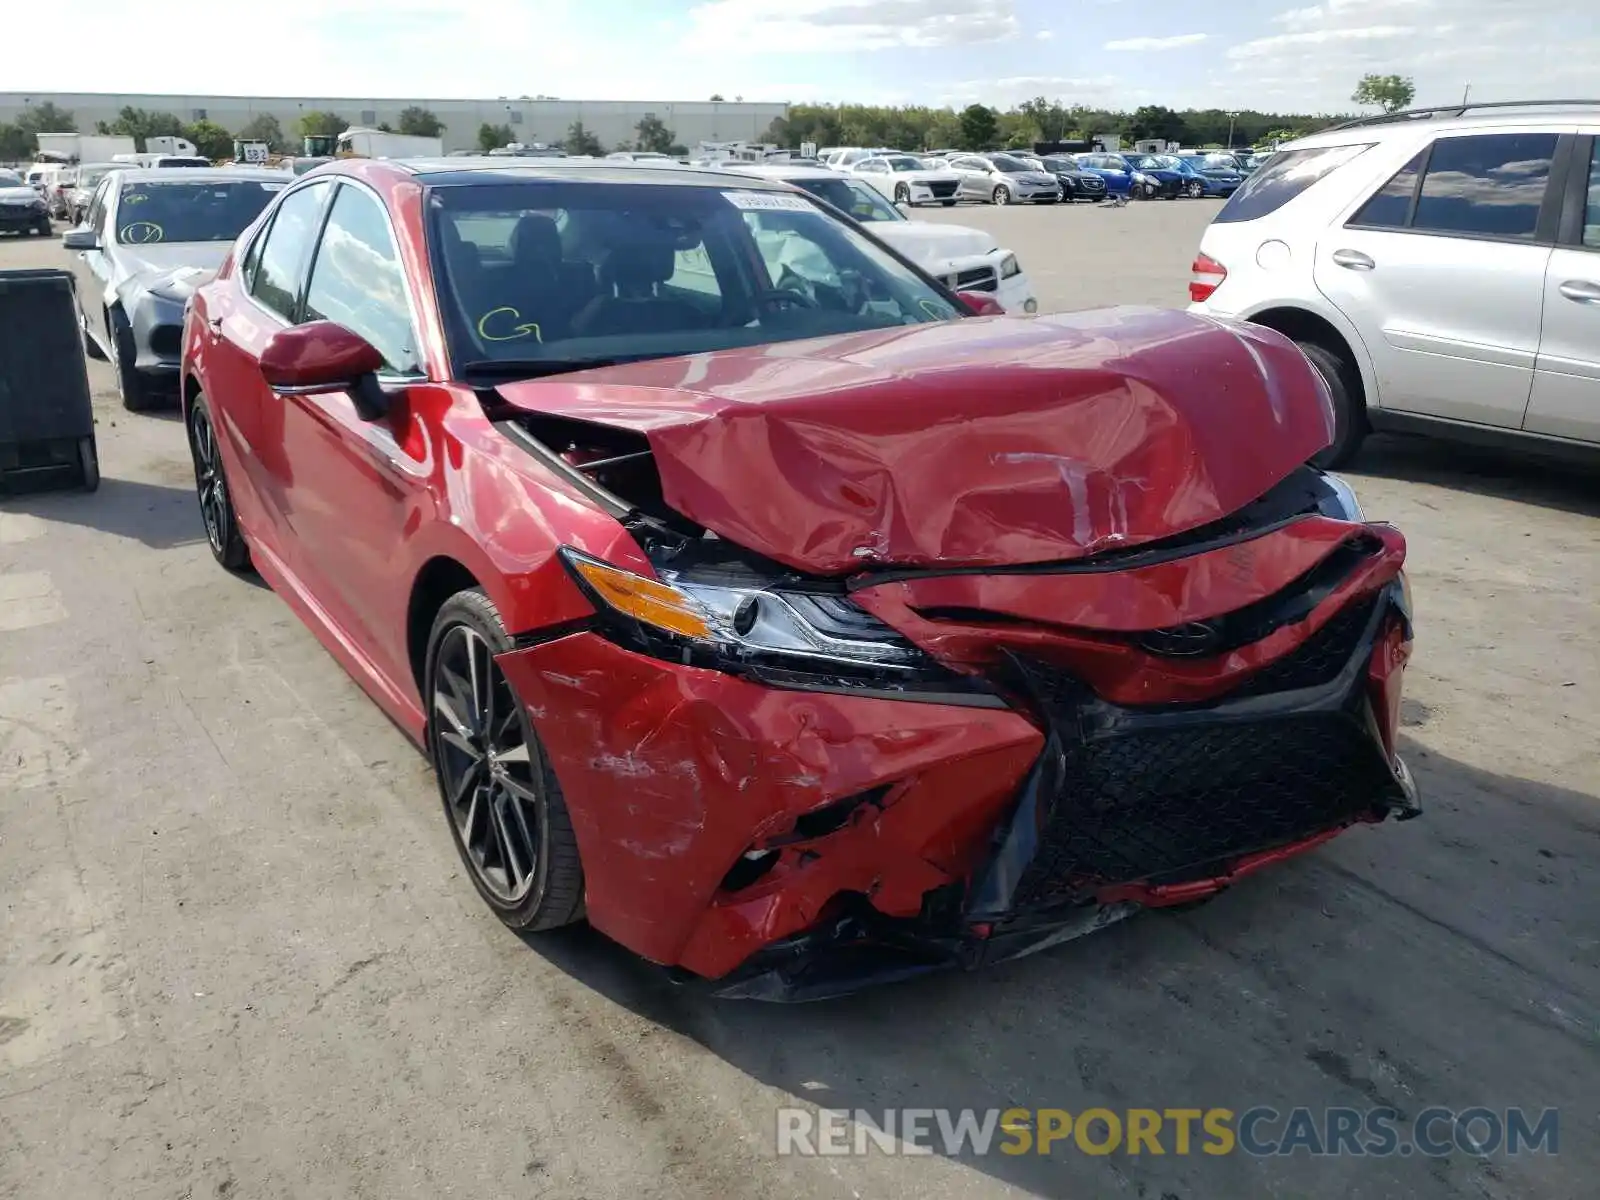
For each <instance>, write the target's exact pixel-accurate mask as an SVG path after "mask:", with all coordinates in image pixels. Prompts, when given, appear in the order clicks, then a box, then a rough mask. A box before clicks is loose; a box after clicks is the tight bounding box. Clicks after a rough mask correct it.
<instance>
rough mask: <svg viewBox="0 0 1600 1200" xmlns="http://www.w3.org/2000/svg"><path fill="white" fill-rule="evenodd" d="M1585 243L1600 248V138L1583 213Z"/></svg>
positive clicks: (1593, 159) (1597, 141) (1595, 147)
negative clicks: (1586, 203)
mask: <svg viewBox="0 0 1600 1200" xmlns="http://www.w3.org/2000/svg"><path fill="white" fill-rule="evenodd" d="M1583 244H1584V245H1585V246H1589V247H1592V248H1593V249H1595V250H1600V138H1595V140H1594V154H1593V157H1591V159H1590V160H1589V192H1588V207H1587V208H1585V210H1584V214H1583Z"/></svg>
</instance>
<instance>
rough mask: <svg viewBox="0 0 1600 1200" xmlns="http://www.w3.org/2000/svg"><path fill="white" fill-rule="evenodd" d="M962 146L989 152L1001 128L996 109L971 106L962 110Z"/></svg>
mask: <svg viewBox="0 0 1600 1200" xmlns="http://www.w3.org/2000/svg"><path fill="white" fill-rule="evenodd" d="M960 119H961V145H962V146H963V147H964V148H965V149H967V150H987V149H988V148H989V146H990V144H991V143H993V141H994V139H995V134H996V133H997V132H998V131H999V128H1000V118H999V117H998V116H997V115H996V113H995V111H994V109H992V108H989V107H988V106H987V105H983V104H969V105H967V107H966V108H964V109H962V110H961V118H960Z"/></svg>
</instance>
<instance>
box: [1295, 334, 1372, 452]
mask: <svg viewBox="0 0 1600 1200" xmlns="http://www.w3.org/2000/svg"><path fill="white" fill-rule="evenodd" d="M1295 344H1296V345H1298V346H1299V347H1300V352H1301V353H1302V354H1304V355H1305V356H1306V358H1307V359H1309V360H1310V362H1311V365H1312V366H1313V367H1315V368H1316V372H1317V374H1318V375H1320V376H1322V382H1323V383H1325V384H1326V385H1327V387H1328V395H1329V396H1331V397H1332V398H1333V441H1332V442H1331V443H1329V444H1328V446H1327V447H1326V448H1325V449H1323V450H1321V451H1320V452H1318V453H1317V454H1315V455H1313V456H1312V459H1311V465H1312V466H1314V467H1321V468H1323V469H1324V470H1326V469H1329V468H1332V467H1338V466H1343V465H1344V464H1345V463H1347V462H1349V461H1350V460H1351V459H1352V458H1354V457H1355V456H1356V451H1357V450H1359V449H1361V442H1362V440H1363V439H1364V438H1365V437H1366V436H1367V411H1366V406H1365V405H1364V404H1362V403H1361V402H1360V400H1359V397H1360V395H1361V382H1360V376H1359V375H1358V374H1357V373H1356V368H1355V364H1354V363H1351V362H1350V361H1348V360H1347V359H1346V358H1344V356H1343V355H1340V354H1336V353H1334V352H1333V351H1332V350H1329V349H1328V348H1327V347H1326V346H1321V345H1318V344H1317V343H1316V342H1297V343H1295Z"/></svg>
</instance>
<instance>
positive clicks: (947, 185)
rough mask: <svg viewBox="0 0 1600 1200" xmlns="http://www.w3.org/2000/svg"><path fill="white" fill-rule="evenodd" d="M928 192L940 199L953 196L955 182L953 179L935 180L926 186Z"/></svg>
mask: <svg viewBox="0 0 1600 1200" xmlns="http://www.w3.org/2000/svg"><path fill="white" fill-rule="evenodd" d="M928 190H929V191H930V192H932V193H933V194H934V195H935V196H938V197H940V198H947V197H950V196H954V195H955V194H956V181H955V180H954V179H936V180H934V181H933V182H932V183H930V184H928Z"/></svg>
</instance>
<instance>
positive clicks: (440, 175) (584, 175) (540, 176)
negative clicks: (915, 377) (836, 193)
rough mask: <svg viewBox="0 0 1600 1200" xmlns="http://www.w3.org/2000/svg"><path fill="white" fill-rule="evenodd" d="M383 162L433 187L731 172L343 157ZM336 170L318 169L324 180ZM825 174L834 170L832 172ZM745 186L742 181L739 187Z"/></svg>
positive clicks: (712, 178) (600, 163)
mask: <svg viewBox="0 0 1600 1200" xmlns="http://www.w3.org/2000/svg"><path fill="white" fill-rule="evenodd" d="M374 161H377V162H381V163H382V164H384V165H385V166H389V167H392V168H393V169H394V170H396V171H402V172H405V173H407V174H409V175H412V176H414V177H416V178H417V179H419V180H421V181H422V182H424V183H427V184H431V185H443V186H451V185H456V184H465V183H473V184H484V185H493V184H506V183H532V182H548V183H563V182H582V183H653V184H677V185H679V186H680V187H726V186H727V184H728V174H729V172H728V171H727V170H725V169H723V168H721V167H717V166H712V167H687V166H646V165H644V164H641V163H634V162H620V161H618V160H615V159H604V158H597V159H590V160H588V161H583V160H576V161H575V160H573V159H570V158H509V157H495V158H490V157H488V156H484V157H482V158H411V159H407V158H394V159H381V160H371V159H365V160H363V159H345V160H340V163H339V165H340V166H342V165H343V163H345V162H367V163H371V162H374ZM339 173H341V172H340V171H339V169H338V168H337V167H336V168H335V170H334V171H331V172H329V171H322V172H319V176H320V177H322V178H326V177H327V175H328V174H339ZM823 173H824V174H829V175H831V174H833V172H831V171H827V172H823ZM746 178H748V179H750V181H751V182H752V184H755V185H757V186H758V187H768V188H771V189H773V190H775V191H776V190H780V189H782V188H783V187H785V186H786V185H784V184H783V183H782V181H780V180H769V179H763V178H761V177H760V176H755V175H750V176H747V177H746ZM741 186H743V185H741Z"/></svg>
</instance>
